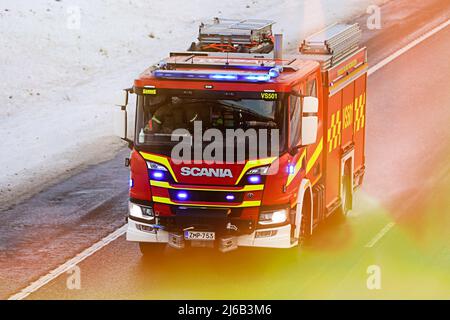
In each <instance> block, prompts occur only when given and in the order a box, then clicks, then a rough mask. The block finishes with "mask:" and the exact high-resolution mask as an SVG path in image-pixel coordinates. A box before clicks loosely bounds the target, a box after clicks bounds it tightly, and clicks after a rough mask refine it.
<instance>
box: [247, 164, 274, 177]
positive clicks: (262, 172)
mask: <svg viewBox="0 0 450 320" xmlns="http://www.w3.org/2000/svg"><path fill="white" fill-rule="evenodd" d="M269 167H270V166H265V167H258V168H253V169H250V170H248V171H247V173H246V174H247V175H250V174H259V175H262V176H264V175H266V174H267V172H268V171H269Z"/></svg>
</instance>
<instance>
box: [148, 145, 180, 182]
mask: <svg viewBox="0 0 450 320" xmlns="http://www.w3.org/2000/svg"><path fill="white" fill-rule="evenodd" d="M140 154H141V155H142V157H144V159H145V160H149V161H153V162H156V163H159V164H162V165H163V166H165V167H166V168H167V169H168V170H169V172H170V174H171V175H172V178H173V180H175V182H178V180H177V177H175V173H174V172H173V170H172V167H171V166H170V163H169V160H168V159H167V158H166V157H162V156H158V155H156V154H150V153H146V152H140Z"/></svg>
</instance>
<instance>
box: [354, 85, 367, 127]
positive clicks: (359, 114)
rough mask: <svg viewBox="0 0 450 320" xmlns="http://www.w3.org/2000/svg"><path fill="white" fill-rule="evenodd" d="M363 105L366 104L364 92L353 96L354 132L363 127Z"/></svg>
mask: <svg viewBox="0 0 450 320" xmlns="http://www.w3.org/2000/svg"><path fill="white" fill-rule="evenodd" d="M365 105H366V93H365V92H364V93H362V94H361V95H360V96H359V98H355V125H354V127H353V130H354V132H355V133H356V132H358V131H359V130H360V129H362V128H364V124H365V116H364V114H365V111H364V107H365Z"/></svg>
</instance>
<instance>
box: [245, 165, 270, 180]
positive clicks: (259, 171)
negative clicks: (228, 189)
mask: <svg viewBox="0 0 450 320" xmlns="http://www.w3.org/2000/svg"><path fill="white" fill-rule="evenodd" d="M269 167H270V166H264V167H258V168H253V169H250V170H248V171H247V172H246V173H245V175H246V176H247V182H248V183H250V184H260V183H262V182H263V177H262V176H265V175H266V174H267V172H268V171H269Z"/></svg>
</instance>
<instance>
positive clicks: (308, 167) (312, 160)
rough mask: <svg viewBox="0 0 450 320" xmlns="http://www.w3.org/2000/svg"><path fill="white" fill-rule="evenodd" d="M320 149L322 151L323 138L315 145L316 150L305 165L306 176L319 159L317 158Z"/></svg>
mask: <svg viewBox="0 0 450 320" xmlns="http://www.w3.org/2000/svg"><path fill="white" fill-rule="evenodd" d="M322 149H323V138H321V139H320V142H319V144H318V145H317V148H316V150H315V151H314V153H313V155H312V156H311V158H310V159H309V161H308V164H307V165H306V174H308V173H309V172H310V171H311V169H312V168H313V167H314V165H315V164H316V161H317V159H319V156H320V154H321V153H322Z"/></svg>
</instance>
